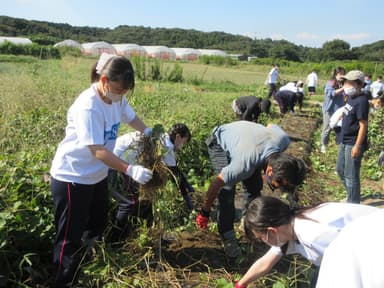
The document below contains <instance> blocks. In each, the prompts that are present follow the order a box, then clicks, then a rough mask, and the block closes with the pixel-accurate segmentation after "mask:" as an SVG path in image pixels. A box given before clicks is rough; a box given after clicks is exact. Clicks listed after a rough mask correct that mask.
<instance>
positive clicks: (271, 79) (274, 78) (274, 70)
mask: <svg viewBox="0 0 384 288" xmlns="http://www.w3.org/2000/svg"><path fill="white" fill-rule="evenodd" d="M278 76H279V71H278V70H277V68H275V67H273V68H272V69H271V71H270V72H269V74H268V83H270V84H275V83H276V82H277V77H278Z"/></svg>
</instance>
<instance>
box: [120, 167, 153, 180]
mask: <svg viewBox="0 0 384 288" xmlns="http://www.w3.org/2000/svg"><path fill="white" fill-rule="evenodd" d="M125 174H126V175H128V176H129V177H131V178H132V179H133V180H135V181H136V182H138V183H140V184H145V183H147V182H148V181H149V180H151V179H152V171H151V170H149V169H147V168H144V167H143V166H140V165H129V166H128V168H127V170H126V171H125Z"/></svg>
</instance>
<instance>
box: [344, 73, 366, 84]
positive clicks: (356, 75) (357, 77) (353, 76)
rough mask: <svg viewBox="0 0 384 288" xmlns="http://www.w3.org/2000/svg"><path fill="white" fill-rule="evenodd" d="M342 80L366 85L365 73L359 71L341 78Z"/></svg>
mask: <svg viewBox="0 0 384 288" xmlns="http://www.w3.org/2000/svg"><path fill="white" fill-rule="evenodd" d="M341 78H342V79H345V80H349V81H356V80H359V81H360V82H361V83H364V73H363V72H361V71H359V70H351V71H349V72H348V73H347V74H346V75H344V76H341Z"/></svg>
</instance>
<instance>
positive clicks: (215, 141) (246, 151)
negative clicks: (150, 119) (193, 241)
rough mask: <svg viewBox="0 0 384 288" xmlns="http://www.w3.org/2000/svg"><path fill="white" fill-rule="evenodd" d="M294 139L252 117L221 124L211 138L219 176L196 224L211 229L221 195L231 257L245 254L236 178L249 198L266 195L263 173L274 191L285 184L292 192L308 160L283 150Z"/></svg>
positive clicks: (220, 224)
mask: <svg viewBox="0 0 384 288" xmlns="http://www.w3.org/2000/svg"><path fill="white" fill-rule="evenodd" d="M289 143H290V139H289V137H288V135H287V134H286V133H285V132H284V131H283V130H282V129H281V128H280V127H279V126H277V125H272V124H270V125H268V126H267V127H265V126H263V125H261V124H257V123H254V122H248V121H235V122H232V123H228V124H224V125H221V126H217V127H215V128H214V130H213V131H212V134H211V135H210V136H209V137H208V139H207V140H206V144H207V145H208V153H209V156H210V158H211V162H212V164H213V166H214V169H215V173H217V176H216V178H215V179H214V180H213V181H212V183H211V185H210V186H209V188H208V191H207V194H206V196H205V199H204V203H203V206H202V208H201V211H200V213H199V214H198V216H197V218H196V224H197V225H198V226H199V227H200V228H203V229H204V228H207V225H208V220H209V216H210V211H211V208H212V205H213V203H214V201H215V199H216V197H218V213H217V222H218V230H219V233H220V236H221V237H222V240H223V244H224V252H225V253H226V255H227V256H228V257H229V258H237V257H239V256H241V249H240V246H239V244H238V242H237V239H236V237H235V231H234V219H235V206H234V197H235V185H236V183H238V182H240V181H241V182H242V184H243V193H244V195H245V198H246V199H247V202H248V203H249V202H250V201H251V200H252V199H255V198H256V197H259V196H260V191H261V190H262V188H263V179H262V172H263V173H264V174H265V179H266V182H267V184H268V185H269V186H270V188H271V189H272V190H274V189H277V188H280V189H281V190H283V191H289V192H291V193H292V191H294V189H295V187H296V186H297V185H299V184H301V183H302V181H303V180H304V176H305V172H306V168H305V164H304V162H303V161H302V160H300V159H297V158H295V157H293V156H291V155H289V154H286V153H281V152H283V151H284V150H286V149H287V147H288V145H289ZM246 206H247V205H246Z"/></svg>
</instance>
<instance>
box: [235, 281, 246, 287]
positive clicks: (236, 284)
mask: <svg viewBox="0 0 384 288" xmlns="http://www.w3.org/2000/svg"><path fill="white" fill-rule="evenodd" d="M246 287H247V286H244V285H240V284H239V281H237V282H236V283H235V288H246Z"/></svg>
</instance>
